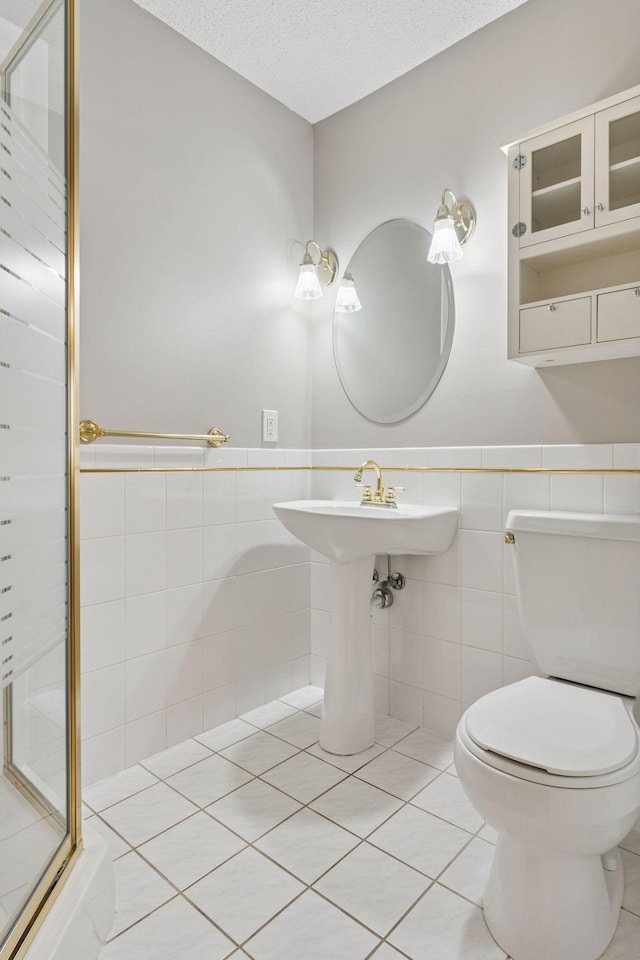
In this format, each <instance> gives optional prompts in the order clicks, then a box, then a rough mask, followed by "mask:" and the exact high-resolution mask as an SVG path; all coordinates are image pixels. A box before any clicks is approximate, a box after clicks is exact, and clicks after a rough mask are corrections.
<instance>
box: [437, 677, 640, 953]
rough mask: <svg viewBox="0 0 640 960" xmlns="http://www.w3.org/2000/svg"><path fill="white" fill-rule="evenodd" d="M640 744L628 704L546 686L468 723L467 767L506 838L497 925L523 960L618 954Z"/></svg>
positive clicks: (493, 914) (469, 788)
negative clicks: (625, 845) (612, 945)
mask: <svg viewBox="0 0 640 960" xmlns="http://www.w3.org/2000/svg"><path fill="white" fill-rule="evenodd" d="M516 710H517V711H518V713H514V711H516ZM583 712H584V717H583ZM594 714H595V716H594ZM582 717H583V719H584V721H585V726H586V728H587V729H586V730H585V733H586V736H584V737H582V739H581V740H580V729H579V727H580V718H582ZM599 724H603V725H605V726H606V727H607V730H606V732H605V735H603V736H600V737H599V738H598V742H596V743H595V744H594V742H593V737H592V734H593V730H594V729H595V728H596V727H597V726H598V725H599ZM492 725H494V728H493V729H492ZM589 727H591V728H592V729H591V730H589ZM502 733H504V734H505V736H501V734H502ZM605 741H606V742H605ZM639 742H640V731H639V730H638V727H637V725H636V723H635V721H634V720H633V716H632V713H631V703H630V702H627V701H626V699H625V698H621V697H616V696H612V695H610V694H607V693H601V692H598V691H594V690H590V689H587V688H583V687H578V686H574V685H570V684H566V683H564V682H562V681H557V680H551V679H541V678H538V677H531V678H529V679H527V680H522V681H520V682H519V683H515V684H512V685H511V686H509V687H504V688H502V690H499V691H495V692H494V693H492V694H488V695H487V696H486V697H483V698H482V700H479V701H477V702H476V703H475V704H474V705H473V706H472V707H470V708H469V710H468V711H467V712H466V713H465V715H464V716H463V717H462V719H461V721H460V724H459V726H458V731H457V734H456V741H455V762H456V768H457V771H458V774H459V776H460V779H461V781H462V783H463V785H464V788H465V790H466V792H467V794H468V796H469V799H470V800H471V802H472V804H473V805H474V807H475V808H476V810H477V811H478V812H479V813H480V814H481V815H482V816H483V817H484V818H485V820H486V821H487V823H489V824H490V825H491V826H492V827H493V828H494V829H495V830H496V831H497V833H498V842H497V846H496V854H495V857H494V861H493V864H492V868H491V874H490V878H489V881H488V885H487V889H486V891H485V896H484V901H483V909H484V913H485V919H486V921H487V925H488V927H489V929H490V931H491V933H492V935H493V937H494V939H495V940H496V942H497V943H498V945H499V946H500V947H502V949H503V950H504V951H505V952H506V953H507V955H508V956H510V957H513V958H514V960H568V958H571V960H596V958H597V957H599V956H601V954H602V953H603V952H604V950H605V949H606V947H607V945H608V943H609V941H610V940H611V938H612V936H613V934H614V932H615V929H616V925H617V922H618V914H619V910H620V906H621V903H622V894H623V874H622V864H621V861H620V855H619V853H618V852H617V850H616V846H617V844H618V843H619V842H620V840H622V839H623V838H624V837H625V836H626V834H627V833H628V832H629V830H630V829H631V828H632V827H633V825H634V823H635V821H636V819H637V817H638V814H639V813H640V752H639V750H638V744H639ZM500 750H506V751H507V753H508V754H509V755H508V756H505V755H504V754H503V753H500V752H498V751H500ZM518 754H519V755H520V757H521V759H518ZM545 756H546V760H545ZM532 760H533V761H535V764H534V763H532V762H531V761H532ZM545 766H546V767H547V769H545ZM548 767H551V768H552V770H553V771H554V772H550V771H549V769H548ZM563 768H565V770H564V772H561V771H562V769H563ZM603 771H606V772H603Z"/></svg>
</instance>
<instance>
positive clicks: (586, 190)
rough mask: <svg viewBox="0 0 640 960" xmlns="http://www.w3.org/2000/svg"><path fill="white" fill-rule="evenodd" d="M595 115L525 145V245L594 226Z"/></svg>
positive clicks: (522, 216)
mask: <svg viewBox="0 0 640 960" xmlns="http://www.w3.org/2000/svg"><path fill="white" fill-rule="evenodd" d="M593 141H594V118H593V117H586V118H585V119H584V120H578V121H577V122H575V123H568V124H566V125H565V126H563V127H560V128H559V129H557V130H553V131H551V132H550V133H545V134H542V135H541V136H539V137H534V138H533V139H532V140H527V141H526V142H524V143H521V144H520V153H521V154H522V156H524V157H525V158H526V162H525V164H524V166H523V167H522V169H521V170H520V220H521V222H522V223H524V225H525V227H526V229H525V232H524V234H523V235H522V236H521V238H520V246H521V247H527V246H530V245H531V244H534V243H541V242H543V241H544V240H555V239H556V238H557V237H564V236H568V235H570V234H573V233H580V232H582V231H583V230H591V229H592V227H593V223H594V219H593V169H594V160H593Z"/></svg>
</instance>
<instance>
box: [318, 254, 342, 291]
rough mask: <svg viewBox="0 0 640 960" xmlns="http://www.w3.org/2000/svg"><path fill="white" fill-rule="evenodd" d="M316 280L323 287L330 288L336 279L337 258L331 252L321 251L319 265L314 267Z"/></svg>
mask: <svg viewBox="0 0 640 960" xmlns="http://www.w3.org/2000/svg"><path fill="white" fill-rule="evenodd" d="M316 272H317V274H318V280H319V281H320V283H323V284H324V285H325V287H330V286H331V284H332V283H333V281H334V280H335V278H336V274H337V272H338V258H337V257H336V255H335V253H334V252H333V250H323V251H322V256H321V258H320V263H319V264H318V266H317V267H316Z"/></svg>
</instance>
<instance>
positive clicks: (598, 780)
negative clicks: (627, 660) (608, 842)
mask: <svg viewBox="0 0 640 960" xmlns="http://www.w3.org/2000/svg"><path fill="white" fill-rule="evenodd" d="M461 726H462V727H463V731H464V734H465V736H464V740H465V742H466V745H467V747H468V748H469V749H470V750H471V752H472V753H474V754H475V755H476V756H478V757H479V759H482V760H484V762H486V763H488V764H489V765H490V766H494V767H497V768H498V769H502V770H503V771H504V772H505V773H511V774H513V775H515V776H519V777H520V778H521V779H526V780H533V781H535V782H539V783H556V784H557V781H558V779H561V780H562V781H563V785H566V786H571V787H581V786H589V787H595V786H600V785H604V783H605V782H606V783H612V782H618V781H620V780H624V779H626V777H627V776H631V775H633V772H634V770H635V767H636V766H637V764H634V763H633V761H634V760H635V759H637V758H638V752H639V750H638V748H639V738H638V733H639V731H638V728H637V726H636V724H635V722H634V720H633V718H632V716H631V713H630V710H629V709H628V705H627V704H626V703H625V700H624V699H623V698H621V697H620V696H618V695H614V694H609V693H604V692H602V691H599V690H593V689H589V688H585V687H580V686H576V685H574V684H568V683H565V682H563V681H559V680H553V679H543V678H541V677H528V678H527V679H526V680H521V681H519V682H518V683H514V684H511V685H510V686H508V687H503V688H501V689H499V690H495V691H493V692H492V693H489V694H487V695H486V696H485V697H482V698H481V699H480V700H478V701H476V703H474V704H473V705H472V706H471V707H469V709H468V710H467V712H466V714H465V717H464V720H463V724H462V725H461ZM461 732H462V731H461ZM632 768H633V769H632Z"/></svg>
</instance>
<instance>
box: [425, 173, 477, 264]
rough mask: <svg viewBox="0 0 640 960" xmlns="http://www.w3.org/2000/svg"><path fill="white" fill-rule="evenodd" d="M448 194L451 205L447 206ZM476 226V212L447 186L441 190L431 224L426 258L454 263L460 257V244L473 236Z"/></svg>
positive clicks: (432, 260)
mask: <svg viewBox="0 0 640 960" xmlns="http://www.w3.org/2000/svg"><path fill="white" fill-rule="evenodd" d="M447 194H449V196H450V197H451V200H452V205H451V206H447V202H446V195H447ZM475 227H476V212H475V210H474V209H473V207H472V206H471V204H470V203H467V201H466V200H461V201H460V202H459V203H458V201H457V199H456V195H455V193H454V192H453V190H450V189H449V187H445V189H444V190H443V191H442V200H441V202H440V206H439V207H438V212H437V214H436V219H435V222H434V224H433V240H432V241H431V246H430V248H429V254H428V256H427V259H428V260H429V262H430V263H454V262H455V261H456V260H460V258H461V257H462V244H463V243H466V242H467V240H470V239H471V237H472V236H473V231H474V230H475Z"/></svg>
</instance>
